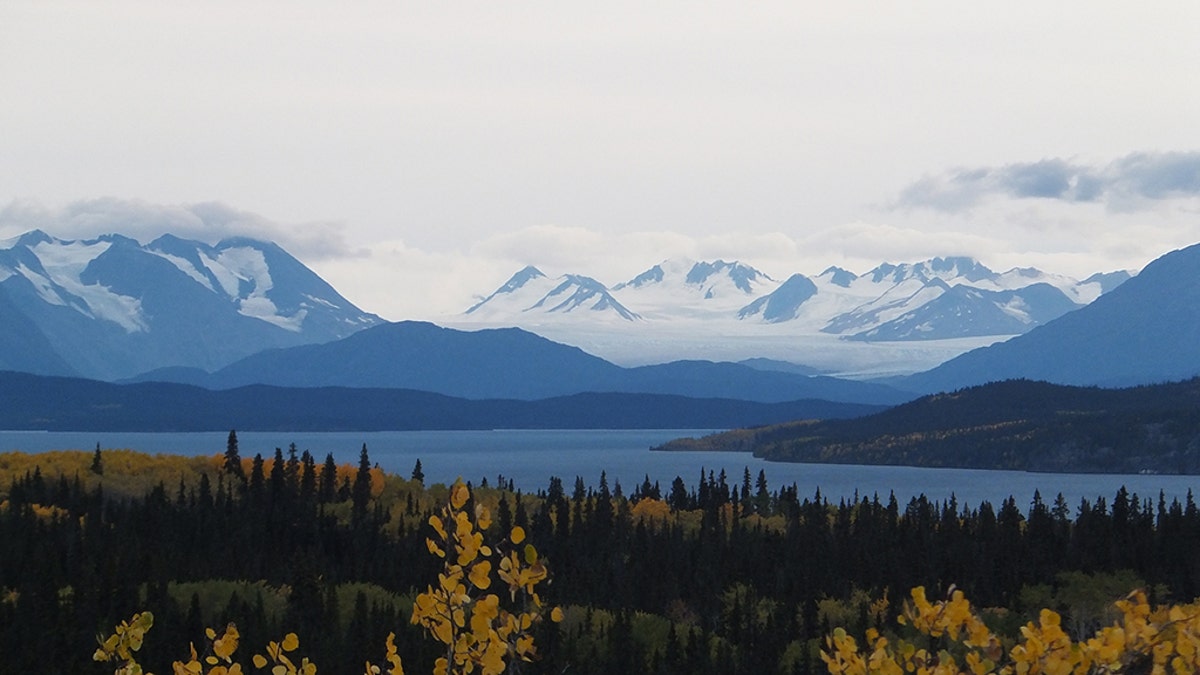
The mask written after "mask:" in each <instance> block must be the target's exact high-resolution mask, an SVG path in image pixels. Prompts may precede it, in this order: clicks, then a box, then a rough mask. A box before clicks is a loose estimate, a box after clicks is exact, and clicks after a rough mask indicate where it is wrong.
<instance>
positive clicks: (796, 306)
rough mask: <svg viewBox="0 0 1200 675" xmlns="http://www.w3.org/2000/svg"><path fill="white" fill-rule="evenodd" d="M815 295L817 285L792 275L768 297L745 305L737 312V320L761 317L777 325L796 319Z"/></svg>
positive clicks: (799, 276)
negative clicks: (802, 307)
mask: <svg viewBox="0 0 1200 675" xmlns="http://www.w3.org/2000/svg"><path fill="white" fill-rule="evenodd" d="M816 294H817V285H816V284H814V283H813V282H812V280H811V279H809V278H808V277H806V276H804V275H803V274H793V275H792V276H790V277H788V279H787V281H785V282H783V283H782V284H780V285H779V288H776V289H775V290H774V291H772V292H771V293H769V294H768V295H764V296H763V297H761V298H759V299H757V300H755V301H754V302H752V303H750V304H749V305H746V306H745V307H744V308H742V310H741V311H739V312H738V318H739V319H746V318H749V317H752V316H762V319H763V321H766V322H768V323H779V322H781V321H790V320H792V319H794V318H796V315H797V314H798V313H799V311H800V306H801V305H803V304H804V303H805V302H806V301H807V300H808V299H809V298H812V297H813V296H814V295H816Z"/></svg>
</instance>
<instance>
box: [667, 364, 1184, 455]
mask: <svg viewBox="0 0 1200 675" xmlns="http://www.w3.org/2000/svg"><path fill="white" fill-rule="evenodd" d="M659 449H662V450H730V451H740V452H753V453H754V455H755V456H758V457H765V458H767V459H771V460H778V461H786V462H822V463H831V464H834V463H836V464H903V465H911V466H936V467H965V468H975V469H1010V470H1017V471H1061V472H1068V473H1070V472H1078V473H1092V472H1095V473H1139V472H1144V473H1165V474H1197V473H1200V379H1192V380H1188V381H1186V382H1176V383H1170V384H1159V385H1152V386H1151V385H1147V386H1141V387H1131V388H1127V389H1099V388H1096V387H1069V386H1064V385H1056V384H1049V383H1046V382H1033V381H1029V380H1008V381H1005V382H994V383H991V384H986V385H981V386H978V387H971V388H968V389H962V390H959V391H955V392H949V393H942V394H934V395H932V396H926V397H923V398H920V399H917V400H915V401H912V402H909V403H906V404H904V405H900V406H896V407H894V408H890V409H888V410H885V411H883V412H880V413H877V414H875V415H869V416H866V417H861V418H857V419H853V420H832V419H830V420H823V421H806V422H789V423H784V424H779V425H770V426H764V427H757V428H750V429H737V430H733V431H729V432H726V433H720V434H714V435H712V436H709V437H706V438H701V439H680V440H677V441H672V442H670V443H667V444H665V445H663V446H661V447H660V448H659Z"/></svg>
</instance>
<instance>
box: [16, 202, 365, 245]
mask: <svg viewBox="0 0 1200 675" xmlns="http://www.w3.org/2000/svg"><path fill="white" fill-rule="evenodd" d="M33 229H40V230H44V231H46V232H47V233H48V234H50V235H51V236H55V237H59V238H62V239H88V238H92V237H96V236H98V235H101V234H106V233H117V234H122V235H125V236H127V237H132V238H133V239H136V240H138V241H140V242H143V243H145V242H148V241H152V240H153V239H156V238H157V237H159V236H161V235H163V234H168V233H169V234H173V235H175V236H177V237H182V238H184V239H196V240H199V241H204V242H208V243H210V244H213V243H216V242H217V241H219V240H221V239H225V238H227V237H251V238H255V239H265V240H269V241H273V242H275V243H277V244H279V245H280V246H282V247H284V248H285V249H287V250H288V251H289V252H291V253H292V254H293V255H296V256H297V257H300V258H302V259H304V260H308V261H313V260H326V259H332V258H347V257H362V256H364V255H366V253H365V252H364V251H360V250H354V249H351V248H350V247H349V246H348V245H347V243H346V240H345V237H344V236H343V234H342V231H341V228H340V227H339V226H338V225H336V224H333V223H304V224H297V225H285V224H282V223H277V222H274V221H271V220H269V219H267V218H264V217H262V216H260V215H258V214H255V213H250V212H248V211H240V210H238V209H235V208H233V207H231V206H228V205H226V204H222V203H220V202H204V203H200V204H188V205H179V206H172V205H163V204H153V203H149V202H144V201H140V200H128V199H118V198H115V197H103V198H99V199H89V200H83V201H77V202H72V203H71V204H68V205H67V206H65V207H63V208H60V209H53V210H52V209H47V208H45V207H44V206H42V205H40V204H38V203H36V202H27V201H15V202H12V203H10V204H9V205H7V206H6V207H4V208H3V209H2V210H0V231H5V232H8V233H9V234H19V233H21V232H26V231H29V230H33Z"/></svg>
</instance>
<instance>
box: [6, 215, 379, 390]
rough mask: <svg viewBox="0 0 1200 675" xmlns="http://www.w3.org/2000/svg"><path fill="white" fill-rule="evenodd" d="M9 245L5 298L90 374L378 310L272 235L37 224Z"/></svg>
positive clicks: (354, 319)
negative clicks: (91, 233)
mask: <svg viewBox="0 0 1200 675" xmlns="http://www.w3.org/2000/svg"><path fill="white" fill-rule="evenodd" d="M6 245H7V246H8V248H0V296H3V297H0V300H3V301H4V302H7V303H9V305H10V306H12V307H16V308H17V311H19V312H20V313H21V314H22V315H24V316H25V318H27V319H28V320H29V321H30V322H32V324H33V325H35V326H37V327H38V329H40V330H41V331H42V332H44V333H45V334H46V335H47V336H48V337H49V339H50V340H51V342H52V343H54V346H55V349H56V351H57V352H58V354H59V355H60V356H61V357H62V358H63V360H64V361H65V362H66V363H68V364H70V365H71V366H72V367H73V368H74V369H75V372H76V373H78V374H82V375H86V376H91V377H100V378H110V377H127V376H131V375H135V374H137V373H139V372H143V371H146V370H150V369H153V368H158V367H162V366H175V365H187V366H194V367H201V368H208V367H214V366H218V365H223V363H225V362H227V359H231V358H240V357H241V356H245V355H246V354H248V353H251V352H253V351H259V350H261V349H265V348H269V347H279V346H287V345H292V344H302V343H307V342H325V341H329V340H335V339H338V338H341V337H345V336H347V335H349V334H350V333H353V332H355V331H357V330H359V329H361V328H364V327H367V326H370V325H374V324H376V323H380V322H381V321H382V320H381V319H380V318H379V317H377V316H375V315H373V314H367V313H365V312H363V311H361V310H359V309H358V308H357V307H355V306H354V305H353V304H351V303H350V302H349V301H347V300H346V299H345V298H343V297H342V296H341V295H339V294H338V293H337V291H335V290H334V289H333V288H332V287H331V286H329V284H327V283H326V282H325V281H324V280H322V279H321V278H320V277H318V276H317V275H316V274H314V273H313V272H312V271H311V270H309V269H308V268H307V267H305V266H304V265H303V264H302V263H300V261H298V260H296V259H295V258H293V257H292V256H290V255H289V254H288V253H287V252H286V251H284V250H283V249H282V248H280V247H279V246H277V245H275V244H273V243H271V242H263V241H258V240H254V239H248V238H234V239H229V240H225V241H222V242H221V243H219V244H218V245H217V246H210V245H208V244H206V243H203V242H197V241H188V240H185V239H180V238H178V237H173V236H170V235H164V236H162V237H159V238H158V239H155V240H154V241H153V242H151V243H150V244H149V245H146V246H143V245H141V244H139V243H138V242H137V241H136V240H135V239H132V238H130V237H127V236H124V235H121V234H105V235H101V236H99V237H96V238H95V239H86V240H83V239H81V240H69V241H68V240H62V239H57V238H55V237H52V236H50V235H48V234H46V233H45V232H42V231H40V230H34V231H32V232H27V233H25V234H24V235H22V236H20V237H18V238H16V239H14V240H11V241H9V242H6ZM81 341H82V342H81ZM106 350H107V351H106Z"/></svg>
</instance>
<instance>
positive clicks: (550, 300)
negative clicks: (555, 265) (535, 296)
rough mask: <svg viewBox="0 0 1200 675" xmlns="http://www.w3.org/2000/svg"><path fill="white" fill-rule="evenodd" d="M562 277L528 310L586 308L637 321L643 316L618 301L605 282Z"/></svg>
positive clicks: (576, 277)
mask: <svg viewBox="0 0 1200 675" xmlns="http://www.w3.org/2000/svg"><path fill="white" fill-rule="evenodd" d="M560 279H561V283H560V284H559V285H558V286H555V287H554V288H553V289H552V290H551V291H550V292H549V293H547V294H546V295H545V296H544V297H542V299H540V300H538V301H537V303H535V304H534V305H533V306H532V307H530V308H529V310H528V311H533V310H538V309H541V310H544V311H546V312H563V313H565V312H570V311H572V310H575V309H579V308H584V309H588V310H591V311H594V312H605V311H611V312H613V313H615V314H616V315H617V316H619V317H621V318H622V319H625V320H626V321H635V320H637V319H640V318H641V317H639V316H638V315H637V314H634V313H633V312H631V311H629V310H628V309H626V308H625V306H624V305H622V304H621V303H620V302H618V301H617V299H616V298H614V297H613V296H612V295H611V294H610V293H609V292H608V288H607V287H606V286H605V285H604V284H602V283H600V282H599V281H596V280H595V279H593V278H591V277H585V276H582V275H579V274H565V275H563V276H562V277H560Z"/></svg>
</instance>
